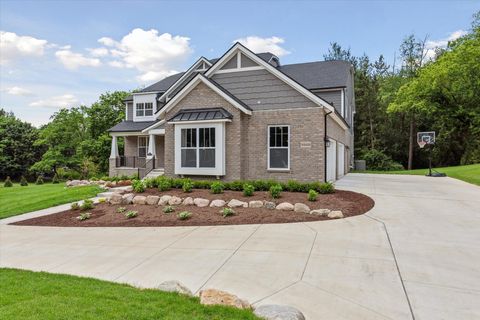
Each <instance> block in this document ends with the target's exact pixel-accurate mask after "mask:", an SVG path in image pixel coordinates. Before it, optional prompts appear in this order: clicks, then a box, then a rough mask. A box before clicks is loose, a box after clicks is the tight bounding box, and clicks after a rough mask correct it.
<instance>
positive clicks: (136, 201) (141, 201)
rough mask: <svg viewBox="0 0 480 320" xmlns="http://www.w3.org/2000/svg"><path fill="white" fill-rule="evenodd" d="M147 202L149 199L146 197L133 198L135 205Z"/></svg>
mask: <svg viewBox="0 0 480 320" xmlns="http://www.w3.org/2000/svg"><path fill="white" fill-rule="evenodd" d="M146 201H147V197H145V196H135V197H133V200H132V202H133V204H145V202H146Z"/></svg>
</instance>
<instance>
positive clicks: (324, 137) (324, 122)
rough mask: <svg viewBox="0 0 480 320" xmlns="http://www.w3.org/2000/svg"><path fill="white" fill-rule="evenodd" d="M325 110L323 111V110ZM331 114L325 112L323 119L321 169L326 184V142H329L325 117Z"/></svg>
mask: <svg viewBox="0 0 480 320" xmlns="http://www.w3.org/2000/svg"><path fill="white" fill-rule="evenodd" d="M324 110H325V109H324ZM331 113H333V111H330V112H325V114H324V115H323V116H324V119H323V144H324V159H325V161H324V164H323V166H324V168H323V172H324V175H323V181H324V182H327V142H328V141H330V140H329V139H328V136H327V117H328V115H329V114H331Z"/></svg>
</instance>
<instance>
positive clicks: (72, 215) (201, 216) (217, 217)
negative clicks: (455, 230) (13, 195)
mask: <svg viewBox="0 0 480 320" xmlns="http://www.w3.org/2000/svg"><path fill="white" fill-rule="evenodd" d="M164 194H168V195H171V196H178V197H181V198H186V197H193V198H205V199H209V200H214V199H222V200H225V201H228V200H231V199H238V200H241V201H245V202H248V201H252V200H267V201H273V202H275V203H277V204H278V203H281V202H290V203H292V204H295V203H297V202H301V203H305V204H306V205H308V206H309V207H310V209H330V210H341V211H342V212H343V214H344V216H345V217H352V216H356V215H360V214H363V213H365V212H367V211H369V210H370V209H371V208H372V207H373V206H374V204H375V203H374V201H373V200H372V199H371V198H370V197H368V196H366V195H363V194H360V193H356V192H351V191H343V190H336V192H335V193H333V194H324V195H322V194H321V195H319V196H318V199H317V201H314V202H310V201H307V194H306V193H299V192H282V194H281V198H280V199H275V200H272V198H271V197H270V194H269V193H268V192H260V191H257V192H255V194H254V195H253V196H251V197H244V196H243V194H242V192H240V191H225V192H224V193H223V194H211V193H210V190H202V189H195V190H193V192H191V193H184V192H183V191H182V190H179V189H172V190H170V191H166V192H159V191H158V190H156V189H148V190H146V191H145V192H144V193H142V194H141V195H144V196H147V195H158V196H161V195H164ZM119 207H125V208H126V209H127V211H128V210H134V211H138V215H137V217H135V218H131V219H127V218H125V217H124V215H123V214H121V213H118V212H117V208H119ZM174 207H175V212H173V213H170V214H165V213H163V212H162V209H163V207H162V206H151V205H133V204H132V205H110V204H107V203H101V204H98V205H96V206H95V207H94V209H92V210H88V212H90V213H91V218H90V219H88V220H84V221H79V220H77V219H76V217H77V216H79V215H80V213H81V211H79V210H67V211H63V212H59V213H55V214H51V215H48V216H43V217H38V218H33V219H29V220H24V221H19V222H16V223H13V224H15V225H28V226H60V227H161V226H210V225H229V224H262V223H288V222H304V221H318V220H331V219H329V218H328V217H323V216H317V215H310V214H304V213H298V212H293V211H281V210H276V209H273V210H272V209H266V208H235V209H234V210H235V213H236V214H235V215H234V216H230V217H226V218H224V217H223V216H222V215H221V214H220V213H219V212H220V209H221V208H210V207H206V208H199V207H197V206H183V205H178V206H174ZM181 211H189V212H191V213H192V216H191V217H190V219H188V220H179V219H178V218H177V214H178V213H179V212H181Z"/></svg>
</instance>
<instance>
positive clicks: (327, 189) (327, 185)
mask: <svg viewBox="0 0 480 320" xmlns="http://www.w3.org/2000/svg"><path fill="white" fill-rule="evenodd" d="M318 192H319V193H321V194H327V193H334V192H335V186H334V185H333V183H331V182H324V183H322V184H320V188H319V190H318Z"/></svg>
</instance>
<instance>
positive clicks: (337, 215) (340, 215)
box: [328, 210, 343, 219]
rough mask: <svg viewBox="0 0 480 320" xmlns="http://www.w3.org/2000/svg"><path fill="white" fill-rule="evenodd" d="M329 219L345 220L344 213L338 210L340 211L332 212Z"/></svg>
mask: <svg viewBox="0 0 480 320" xmlns="http://www.w3.org/2000/svg"><path fill="white" fill-rule="evenodd" d="M328 217H329V218H331V219H339V218H343V212H342V211H340V210H338V211H331V212H330V213H329V214H328Z"/></svg>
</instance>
